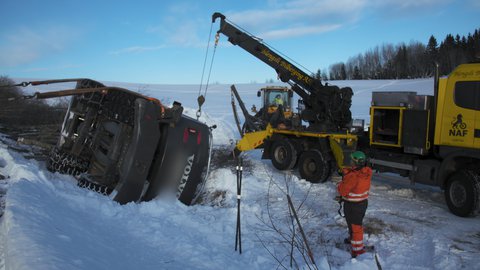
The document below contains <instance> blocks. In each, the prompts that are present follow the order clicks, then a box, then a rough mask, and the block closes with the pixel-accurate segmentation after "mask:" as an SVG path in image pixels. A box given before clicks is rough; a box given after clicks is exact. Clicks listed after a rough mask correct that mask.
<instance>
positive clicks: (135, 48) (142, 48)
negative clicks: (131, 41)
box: [110, 45, 165, 55]
mask: <svg viewBox="0 0 480 270" xmlns="http://www.w3.org/2000/svg"><path fill="white" fill-rule="evenodd" d="M163 48H165V46H164V45H159V46H132V47H128V48H123V49H119V50H116V51H112V52H110V54H115V55H118V54H129V53H143V52H149V51H158V50H160V49H163Z"/></svg>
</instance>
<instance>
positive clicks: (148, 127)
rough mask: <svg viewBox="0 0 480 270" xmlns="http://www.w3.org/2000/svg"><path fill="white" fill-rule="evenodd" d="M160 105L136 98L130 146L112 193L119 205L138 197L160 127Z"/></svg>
mask: <svg viewBox="0 0 480 270" xmlns="http://www.w3.org/2000/svg"><path fill="white" fill-rule="evenodd" d="M158 112H159V108H158V106H157V105H155V104H154V103H153V102H150V101H147V100H145V99H140V98H138V99H136V100H135V121H134V123H135V126H134V129H133V134H132V139H131V142H130V146H129V148H128V150H127V152H126V154H125V159H124V160H123V162H122V165H121V167H120V173H119V174H120V179H119V182H118V185H117V186H116V187H115V190H114V191H113V193H112V195H111V196H113V200H115V201H117V202H119V203H120V204H126V203H128V202H132V201H133V202H136V201H138V200H140V199H141V196H142V193H143V191H144V186H145V185H146V183H147V182H146V181H147V175H148V172H149V168H150V165H151V163H152V160H153V157H154V154H155V150H156V149H157V144H158V142H159V140H160V130H159V125H158V122H157V115H158Z"/></svg>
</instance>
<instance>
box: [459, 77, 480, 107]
mask: <svg viewBox="0 0 480 270" xmlns="http://www.w3.org/2000/svg"><path fill="white" fill-rule="evenodd" d="M454 101H455V104H456V105H457V106H459V107H462V108H465V109H472V110H480V81H464V82H457V83H455V90H454Z"/></svg>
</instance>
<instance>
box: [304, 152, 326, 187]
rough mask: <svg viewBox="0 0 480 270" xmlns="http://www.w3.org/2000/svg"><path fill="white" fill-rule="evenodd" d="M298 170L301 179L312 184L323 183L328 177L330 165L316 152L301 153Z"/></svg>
mask: <svg viewBox="0 0 480 270" xmlns="http://www.w3.org/2000/svg"><path fill="white" fill-rule="evenodd" d="M298 170H299V172H300V176H301V177H302V178H303V179H305V180H307V181H309V182H312V183H323V182H325V181H327V179H328V178H329V177H330V164H329V162H328V161H327V160H326V159H325V157H324V155H323V154H322V153H321V152H320V151H318V150H309V151H305V152H303V154H302V155H301V156H300V160H299V161H298Z"/></svg>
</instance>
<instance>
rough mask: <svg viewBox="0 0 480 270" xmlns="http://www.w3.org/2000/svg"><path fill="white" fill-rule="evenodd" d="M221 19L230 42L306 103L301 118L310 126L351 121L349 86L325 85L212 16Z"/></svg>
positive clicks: (333, 127) (334, 126)
mask: <svg viewBox="0 0 480 270" xmlns="http://www.w3.org/2000/svg"><path fill="white" fill-rule="evenodd" d="M218 18H220V29H219V30H218V31H217V33H222V34H224V35H225V36H227V37H228V41H230V42H231V43H232V44H233V45H238V46H239V47H241V48H242V49H244V50H245V51H247V52H249V53H250V54H252V55H253V56H255V57H256V58H258V59H259V60H261V61H262V62H264V63H265V64H267V65H269V66H270V67H272V68H273V69H275V71H276V72H277V75H278V77H279V78H280V80H281V81H282V82H286V83H289V84H290V85H291V86H292V90H293V91H295V93H297V94H298V95H299V96H300V97H301V98H302V99H303V100H304V103H305V107H306V108H305V110H304V111H303V113H302V120H304V121H307V122H309V124H310V125H309V128H310V129H311V130H315V131H329V132H331V131H339V130H341V129H344V128H346V127H347V126H348V125H349V124H350V122H351V112H350V106H351V98H352V95H353V91H352V89H351V88H349V87H345V88H341V89H340V88H339V87H337V86H333V85H324V84H322V82H321V81H320V80H318V79H315V78H313V77H311V76H309V75H308V74H307V73H305V72H304V71H302V70H301V69H299V68H298V67H296V66H295V65H294V64H292V63H291V62H290V61H288V60H287V59H285V58H284V57H282V56H281V55H279V54H278V53H276V52H275V51H274V50H272V49H271V48H270V47H269V46H268V45H266V44H265V43H264V42H263V41H262V40H261V39H259V38H257V37H254V36H253V35H251V34H249V33H247V32H245V31H242V30H241V29H240V28H238V27H236V26H235V25H233V24H232V23H230V22H229V21H227V19H226V17H225V16H224V15H223V14H221V13H218V12H216V13H214V14H213V15H212V23H215V21H216V20H217V19H218Z"/></svg>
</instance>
